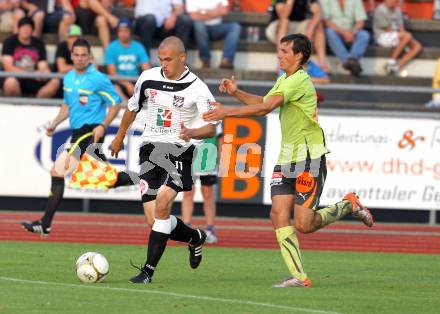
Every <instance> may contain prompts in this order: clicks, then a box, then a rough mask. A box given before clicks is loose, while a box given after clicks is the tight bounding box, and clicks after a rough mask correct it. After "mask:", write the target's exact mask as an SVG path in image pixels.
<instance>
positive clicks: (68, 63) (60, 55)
mask: <svg viewBox="0 0 440 314" xmlns="http://www.w3.org/2000/svg"><path fill="white" fill-rule="evenodd" d="M80 36H82V30H81V27H79V26H78V25H76V24H72V25H71V26H70V27H69V31H68V33H67V40H65V41H63V42H60V43H59V44H58V46H57V51H56V53H55V67H56V71H57V72H60V73H67V72H69V71H70V70H73V68H74V67H73V61H72V58H71V54H72V47H73V43H74V42H75V40H77V39H78V38H79V37H80Z"/></svg>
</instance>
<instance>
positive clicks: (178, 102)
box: [173, 95, 185, 108]
mask: <svg viewBox="0 0 440 314" xmlns="http://www.w3.org/2000/svg"><path fill="white" fill-rule="evenodd" d="M184 102H185V97H182V96H177V95H174V97H173V106H174V107H177V108H180V107H182V106H183V104H184Z"/></svg>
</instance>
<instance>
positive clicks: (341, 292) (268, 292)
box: [0, 242, 440, 314]
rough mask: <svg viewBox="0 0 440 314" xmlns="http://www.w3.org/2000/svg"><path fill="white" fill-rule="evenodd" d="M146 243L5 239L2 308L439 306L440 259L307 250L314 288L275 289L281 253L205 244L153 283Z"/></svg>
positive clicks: (176, 255)
mask: <svg viewBox="0 0 440 314" xmlns="http://www.w3.org/2000/svg"><path fill="white" fill-rule="evenodd" d="M87 251H97V252H100V253H102V254H104V255H105V256H106V257H107V259H108V260H109V262H110V274H109V276H108V277H107V279H106V281H105V282H103V283H100V284H88V285H86V284H82V283H80V282H79V281H78V279H77V278H76V274H75V261H76V259H77V258H78V257H79V256H80V255H81V254H82V253H84V252H87ZM145 251H146V250H145V247H143V246H129V245H96V244H64V243H29V242H27V243H25V242H0V313H3V314H4V313H80V312H82V313H106V314H110V313H160V314H162V313H172V312H179V313H317V314H330V313H356V314H359V313H417V314H422V313H439V312H440V283H439V281H440V256H439V255H415V254H383V253H341V252H316V251H305V252H303V259H304V261H305V266H306V270H307V271H308V274H309V276H310V277H311V279H312V284H313V288H312V289H301V288H287V289H276V288H272V284H274V283H276V282H278V281H280V280H281V279H282V278H283V277H286V275H287V274H288V272H287V269H286V267H285V265H284V263H283V261H282V258H281V255H280V254H279V252H278V251H275V250H253V249H228V248H217V247H208V248H205V249H204V257H203V259H204V260H203V262H202V264H201V266H200V268H199V269H197V270H192V269H190V267H189V264H188V251H187V249H186V248H185V247H168V248H167V249H166V252H165V255H164V256H163V258H162V260H161V262H160V264H159V267H158V270H157V272H156V274H155V276H154V278H153V284H151V285H133V284H129V283H128V281H127V280H128V278H129V277H131V276H133V275H134V274H136V272H137V270H135V269H133V268H132V267H131V266H130V265H129V260H130V258H131V259H133V261H134V262H136V263H138V264H141V263H142V262H143V261H144V258H145Z"/></svg>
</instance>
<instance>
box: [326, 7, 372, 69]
mask: <svg viewBox="0 0 440 314" xmlns="http://www.w3.org/2000/svg"><path fill="white" fill-rule="evenodd" d="M320 3H321V8H322V11H323V16H324V20H325V27H326V28H325V33H326V35H327V42H328V45H329V46H330V49H331V50H332V51H333V53H334V54H335V55H336V56H337V57H338V58H339V59H340V61H341V62H342V66H343V67H344V68H345V69H346V70H348V71H350V73H351V74H352V75H354V76H358V75H359V74H360V73H361V72H362V67H361V65H360V63H359V59H360V58H362V57H363V55H364V54H365V51H366V50H367V47H368V42H369V41H370V34H369V33H368V32H367V31H365V30H363V28H364V24H365V20H366V19H367V14H366V13H365V9H364V6H363V4H362V1H361V0H320ZM347 46H349V47H350V50H348V49H347Z"/></svg>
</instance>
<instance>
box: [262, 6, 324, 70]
mask: <svg viewBox="0 0 440 314" xmlns="http://www.w3.org/2000/svg"><path fill="white" fill-rule="evenodd" d="M292 33H302V34H304V35H306V36H307V37H308V38H309V39H310V40H311V41H312V43H313V46H314V48H315V51H316V54H317V59H318V60H317V61H318V65H319V67H320V68H321V69H322V70H324V71H325V72H328V71H329V70H330V68H329V66H328V63H327V59H326V55H325V45H326V43H325V32H324V26H323V23H322V12H321V7H320V5H319V3H318V1H316V0H295V1H293V0H273V10H272V22H271V23H270V24H269V25H268V26H267V28H266V37H267V39H269V40H270V41H271V42H273V43H274V44H276V45H277V46H278V45H279V42H280V39H281V38H283V37H284V36H286V35H287V34H292Z"/></svg>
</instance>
